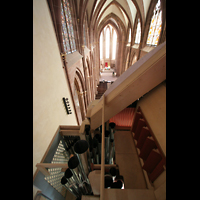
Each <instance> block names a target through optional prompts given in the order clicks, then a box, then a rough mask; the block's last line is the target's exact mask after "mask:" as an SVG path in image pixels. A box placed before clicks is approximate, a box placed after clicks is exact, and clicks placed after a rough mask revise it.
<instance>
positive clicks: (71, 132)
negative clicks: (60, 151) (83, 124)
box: [60, 130, 80, 136]
mask: <svg viewBox="0 0 200 200" xmlns="http://www.w3.org/2000/svg"><path fill="white" fill-rule="evenodd" d="M60 134H61V135H62V136H68V135H72V136H80V133H79V130H60Z"/></svg>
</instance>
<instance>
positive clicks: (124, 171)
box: [114, 131, 147, 189]
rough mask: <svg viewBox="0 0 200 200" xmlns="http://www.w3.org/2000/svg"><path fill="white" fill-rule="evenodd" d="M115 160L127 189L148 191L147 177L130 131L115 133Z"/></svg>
mask: <svg viewBox="0 0 200 200" xmlns="http://www.w3.org/2000/svg"><path fill="white" fill-rule="evenodd" d="M114 137H115V158H116V164H118V165H119V170H120V175H122V176H123V177H124V188H125V189H147V186H146V181H145V177H144V174H143V171H142V168H141V165H140V161H139V158H138V155H137V150H136V147H135V144H134V141H133V138H132V135H131V132H130V131H116V132H115V135H114Z"/></svg>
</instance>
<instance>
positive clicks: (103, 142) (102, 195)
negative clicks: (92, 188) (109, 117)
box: [100, 95, 105, 200]
mask: <svg viewBox="0 0 200 200" xmlns="http://www.w3.org/2000/svg"><path fill="white" fill-rule="evenodd" d="M102 103H103V105H102V140H101V182H100V200H104V174H105V168H104V165H105V149H104V147H105V139H104V138H105V123H104V122H105V117H104V114H105V95H103V102H102Z"/></svg>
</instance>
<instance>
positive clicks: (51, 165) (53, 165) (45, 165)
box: [36, 163, 68, 168]
mask: <svg viewBox="0 0 200 200" xmlns="http://www.w3.org/2000/svg"><path fill="white" fill-rule="evenodd" d="M36 167H37V168H38V167H39V168H40V167H43V168H68V164H66V163H37V165H36Z"/></svg>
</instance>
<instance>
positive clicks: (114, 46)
mask: <svg viewBox="0 0 200 200" xmlns="http://www.w3.org/2000/svg"><path fill="white" fill-rule="evenodd" d="M113 31H114V32H113V47H112V59H113V60H114V59H115V56H116V46H117V33H116V31H115V30H114V29H113Z"/></svg>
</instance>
